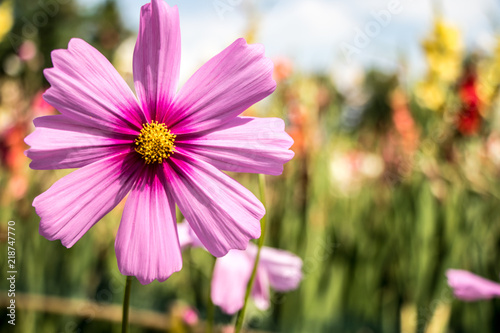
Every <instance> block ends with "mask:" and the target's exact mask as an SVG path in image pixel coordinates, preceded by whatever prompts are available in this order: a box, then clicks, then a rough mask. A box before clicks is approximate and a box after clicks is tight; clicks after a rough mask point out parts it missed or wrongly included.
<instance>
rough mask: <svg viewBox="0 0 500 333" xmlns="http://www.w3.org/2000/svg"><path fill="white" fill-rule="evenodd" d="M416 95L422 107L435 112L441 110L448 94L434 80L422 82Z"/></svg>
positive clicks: (417, 88) (416, 90)
mask: <svg viewBox="0 0 500 333" xmlns="http://www.w3.org/2000/svg"><path fill="white" fill-rule="evenodd" d="M415 94H416V96H417V100H418V102H419V104H420V105H422V106H423V107H426V108H428V109H431V110H434V111H438V110H440V109H441V108H442V106H443V105H444V102H445V100H446V92H445V91H444V89H443V88H442V87H441V86H440V85H439V84H438V83H437V82H436V81H434V80H428V81H424V82H420V83H419V84H418V85H417V87H416V89H415Z"/></svg>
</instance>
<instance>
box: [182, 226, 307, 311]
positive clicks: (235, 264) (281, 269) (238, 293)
mask: <svg viewBox="0 0 500 333" xmlns="http://www.w3.org/2000/svg"><path fill="white" fill-rule="evenodd" d="M178 229H179V230H183V232H179V240H180V243H181V244H184V245H185V246H195V247H196V246H201V244H200V242H199V240H197V239H196V235H195V234H194V233H193V232H190V231H189V225H188V224H187V223H181V224H179V226H178ZM184 237H185V238H184ZM256 255H257V246H255V245H254V244H252V243H250V244H248V247H247V249H246V250H244V251H239V250H231V251H229V253H228V254H227V255H225V256H224V257H221V258H218V259H217V261H216V263H215V268H214V274H213V277H212V282H211V283H212V289H211V292H212V294H211V296H212V302H213V303H214V304H215V305H217V306H219V307H220V308H221V309H222V310H223V311H224V312H225V313H228V314H234V313H236V312H237V311H238V310H240V309H241V308H242V307H243V302H244V299H245V290H246V287H247V284H248V281H249V280H250V276H251V275H252V269H253V265H254V262H255V256H256ZM301 280H302V260H301V259H300V258H299V257H297V256H296V255H294V254H292V253H290V252H287V251H283V250H277V249H273V248H270V247H266V246H264V247H263V248H262V250H261V253H260V262H259V267H258V269H257V276H256V279H255V283H254V285H253V289H252V294H251V296H252V298H253V300H254V302H255V305H256V306H257V307H258V308H259V309H261V310H265V309H267V308H269V304H270V294H269V287H272V288H273V289H274V290H277V291H289V290H293V289H296V288H297V287H298V286H299V283H300V281H301Z"/></svg>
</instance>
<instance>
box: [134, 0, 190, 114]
mask: <svg viewBox="0 0 500 333" xmlns="http://www.w3.org/2000/svg"><path fill="white" fill-rule="evenodd" d="M180 59H181V33H180V24H179V11H178V9H177V7H169V6H168V5H167V3H166V2H164V1H162V0H153V1H151V3H150V4H146V5H144V6H142V8H141V22H140V26H139V35H138V36H137V42H136V44H135V50H134V60H133V62H134V85H135V91H136V92H137V96H138V97H139V100H140V101H141V104H142V107H143V109H144V110H147V117H148V121H150V120H159V121H161V119H163V116H164V114H162V113H164V112H166V111H167V110H168V107H169V105H170V103H171V102H172V99H173V97H174V94H175V92H176V90H177V84H178V80H179V72H180Z"/></svg>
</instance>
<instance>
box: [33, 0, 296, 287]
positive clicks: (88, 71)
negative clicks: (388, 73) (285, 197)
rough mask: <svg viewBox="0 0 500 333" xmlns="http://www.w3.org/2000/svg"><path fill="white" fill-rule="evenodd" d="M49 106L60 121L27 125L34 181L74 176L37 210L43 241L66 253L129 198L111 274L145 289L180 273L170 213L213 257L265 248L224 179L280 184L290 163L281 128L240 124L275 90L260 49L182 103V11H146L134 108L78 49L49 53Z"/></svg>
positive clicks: (199, 83) (229, 61)
mask: <svg viewBox="0 0 500 333" xmlns="http://www.w3.org/2000/svg"><path fill="white" fill-rule="evenodd" d="M52 62H53V64H54V68H50V69H46V70H45V71H44V74H45V76H46V78H47V80H48V81H49V82H50V84H51V88H49V89H48V90H47V92H46V93H45V94H44V98H45V100H46V101H47V102H48V103H49V104H51V105H52V106H54V107H55V108H56V109H57V110H59V112H61V114H60V115H54V116H46V117H41V118H37V119H35V120H34V124H35V126H36V131H35V132H34V133H32V134H31V135H29V136H28V137H27V138H26V142H27V143H28V144H29V145H30V146H31V148H30V149H29V150H28V151H27V156H28V157H29V158H31V159H32V160H33V161H32V162H31V167H32V168H33V169H64V168H80V169H79V170H76V171H74V172H73V173H71V174H69V175H68V176H66V177H64V178H62V179H60V180H59V181H57V182H56V183H55V184H54V185H52V187H51V188H49V189H48V190H47V191H46V192H44V193H42V194H41V195H39V196H38V197H36V198H35V200H34V202H33V206H34V207H35V209H36V212H37V214H38V215H39V216H40V217H41V222H40V233H41V234H42V235H43V236H45V237H46V238H47V239H49V240H56V239H60V240H61V242H62V244H63V245H64V246H66V247H71V246H73V245H74V244H75V243H76V242H77V241H78V240H79V239H80V238H81V237H82V236H83V235H84V234H85V233H86V232H87V231H88V230H89V229H90V228H91V227H92V226H93V225H94V224H95V223H97V222H98V221H99V220H100V219H101V218H102V217H103V216H104V215H106V214H107V213H109V212H110V211H111V210H112V209H113V208H114V207H115V206H116V205H118V204H119V202H120V201H121V200H122V199H123V198H124V197H125V196H126V195H127V194H128V193H130V194H129V196H128V198H127V201H126V204H125V208H124V212H123V216H122V220H121V223H120V227H119V229H118V233H117V236H116V241H115V250H116V256H117V259H118V267H119V269H120V271H121V273H122V274H124V275H134V276H136V277H137V278H138V279H139V281H140V282H141V283H142V284H146V283H150V282H152V281H153V280H155V279H158V280H159V281H164V280H166V279H167V278H168V277H169V276H170V275H171V274H172V273H174V272H176V271H179V270H180V269H181V267H182V257H181V250H180V246H179V240H178V238H177V228H176V227H177V224H176V217H175V204H177V205H178V206H179V208H180V210H181V212H182V213H183V215H184V216H186V218H187V219H188V220H189V223H190V225H191V227H192V229H193V231H194V233H196V235H197V236H198V238H199V239H200V241H201V243H203V245H204V246H205V247H206V248H207V249H208V250H209V251H210V252H211V253H212V254H213V255H214V256H223V255H225V254H227V252H228V251H229V250H230V249H244V248H246V246H247V244H248V241H249V240H250V239H252V238H258V237H259V236H260V223H259V220H260V219H261V217H262V216H263V215H264V214H265V209H264V207H263V205H262V204H261V203H260V201H259V200H258V199H257V198H256V197H255V196H254V195H253V194H252V192H250V191H249V190H247V189H246V188H244V187H243V186H242V185H240V184H239V183H237V182H236V181H235V180H233V179H232V178H230V177H229V176H227V175H226V174H225V173H223V172H222V171H221V170H225V171H233V172H252V173H265V174H271V175H279V174H281V173H282V172H283V164H284V163H286V162H287V161H289V160H290V159H291V158H292V157H293V152H292V151H290V150H289V149H288V148H289V147H290V146H291V145H292V143H293V142H292V140H291V138H290V137H289V136H288V135H287V134H286V133H285V131H284V122H283V121H282V120H281V119H276V118H267V119H260V118H249V117H238V115H239V114H240V113H241V112H243V111H244V110H245V109H247V108H248V107H249V106H251V105H252V104H254V103H256V102H258V101H260V100H261V99H263V98H265V97H266V96H268V95H269V94H271V93H272V92H273V91H274V90H275V88H276V83H275V82H274V80H273V79H272V71H273V64H272V62H271V61H270V60H269V59H268V58H266V57H265V56H264V48H263V47H262V46H261V45H248V44H247V43H246V42H245V40H244V39H238V40H237V41H235V42H234V43H233V44H231V45H230V46H229V47H227V48H226V49H225V50H223V51H222V52H221V53H219V54H218V55H216V56H215V57H214V58H212V59H211V60H209V61H208V62H207V63H206V64H205V65H203V66H202V67H201V68H200V69H199V70H198V71H197V72H196V73H195V74H194V75H193V76H192V77H191V78H190V79H189V80H188V81H187V82H186V84H185V85H184V86H183V87H182V89H180V91H179V92H177V93H176V91H177V84H178V78H179V68H180V26H179V14H178V10H177V7H169V6H168V5H167V4H166V3H165V2H163V1H161V0H153V1H152V2H151V3H150V4H146V5H145V6H143V7H142V10H141V23H140V28H139V36H138V38H137V43H136V46H135V50H134V59H133V72H134V80H135V81H134V85H135V90H136V92H137V98H136V97H135V96H134V94H133V93H132V91H131V90H130V88H129V87H128V86H127V84H126V83H125V81H124V80H123V79H122V78H121V77H120V75H119V74H118V72H117V71H116V70H115V69H114V68H113V66H112V65H111V64H110V63H109V61H108V60H107V59H106V58H105V57H104V56H103V55H102V54H101V53H99V52H98V51H97V50H96V49H95V48H93V47H92V46H90V45H89V44H87V43H86V42H84V41H83V40H80V39H72V40H71V41H70V42H69V46H68V49H67V50H56V51H54V52H52Z"/></svg>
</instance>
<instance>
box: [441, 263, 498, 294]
mask: <svg viewBox="0 0 500 333" xmlns="http://www.w3.org/2000/svg"><path fill="white" fill-rule="evenodd" d="M446 277H447V278H448V285H449V286H450V287H451V288H453V293H454V295H455V297H457V298H459V299H461V300H464V301H477V300H481V299H490V298H493V297H500V284H499V283H496V282H493V281H491V280H487V279H485V278H482V277H480V276H478V275H475V274H473V273H471V272H468V271H465V270H460V269H449V270H447V271H446Z"/></svg>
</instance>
